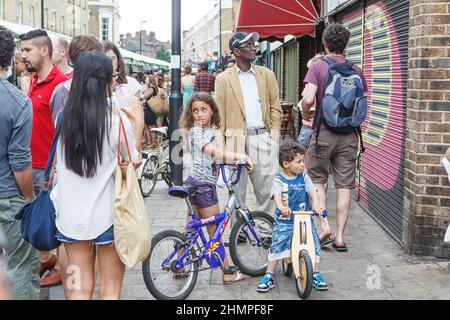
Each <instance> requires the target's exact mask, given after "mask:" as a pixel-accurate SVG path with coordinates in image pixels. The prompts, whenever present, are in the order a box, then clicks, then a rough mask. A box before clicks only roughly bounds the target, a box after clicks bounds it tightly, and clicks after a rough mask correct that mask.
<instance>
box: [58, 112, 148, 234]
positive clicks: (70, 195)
mask: <svg viewBox="0 0 450 320" xmlns="http://www.w3.org/2000/svg"><path fill="white" fill-rule="evenodd" d="M122 120H123V124H124V127H125V132H126V135H127V139H128V145H129V147H130V153H131V158H132V161H133V162H136V161H137V160H138V157H139V153H138V151H137V150H136V147H135V137H134V131H133V128H132V125H131V122H130V120H128V118H127V117H126V116H125V115H123V114H122ZM119 121H120V120H119V116H117V115H113V116H112V124H111V130H110V132H109V143H108V139H107V138H108V137H107V136H106V135H105V138H104V142H103V159H102V162H101V163H99V164H98V167H97V173H96V175H95V176H94V177H92V178H87V177H80V176H79V175H77V174H75V173H74V172H73V171H71V170H69V169H68V168H67V167H66V165H65V162H64V159H63V158H64V157H63V154H62V147H61V141H58V145H57V150H56V156H57V159H58V162H57V173H56V175H57V181H58V183H57V185H56V187H55V188H56V195H54V194H53V192H52V198H54V199H53V200H54V205H55V211H56V227H57V228H58V230H59V231H60V232H61V233H62V234H63V235H64V236H66V237H69V238H72V239H75V240H92V239H95V238H97V237H98V236H99V235H101V234H102V233H104V232H105V231H106V230H108V229H109V228H110V227H111V226H112V224H113V221H112V216H113V202H114V190H115V180H114V176H113V174H114V172H115V170H116V168H117V146H118V138H119ZM121 154H122V158H123V159H127V160H128V155H127V150H126V145H125V142H124V139H123V138H122V139H121Z"/></svg>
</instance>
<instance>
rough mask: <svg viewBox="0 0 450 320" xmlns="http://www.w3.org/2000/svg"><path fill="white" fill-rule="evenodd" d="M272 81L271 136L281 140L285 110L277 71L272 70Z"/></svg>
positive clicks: (270, 92) (270, 87)
mask: <svg viewBox="0 0 450 320" xmlns="http://www.w3.org/2000/svg"><path fill="white" fill-rule="evenodd" d="M270 82H271V84H270V85H269V90H270V91H269V95H270V99H269V101H270V106H269V107H270V122H271V126H272V128H271V132H270V136H271V137H272V139H275V140H279V138H280V129H281V121H282V119H283V110H282V109H281V103H280V91H279V89H278V82H277V79H276V77H275V73H273V72H270Z"/></svg>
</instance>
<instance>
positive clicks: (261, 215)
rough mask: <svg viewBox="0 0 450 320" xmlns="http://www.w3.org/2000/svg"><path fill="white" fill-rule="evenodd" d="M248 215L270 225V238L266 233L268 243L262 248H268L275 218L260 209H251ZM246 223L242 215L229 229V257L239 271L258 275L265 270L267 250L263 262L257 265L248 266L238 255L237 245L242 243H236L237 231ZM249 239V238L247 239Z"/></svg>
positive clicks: (262, 273)
mask: <svg viewBox="0 0 450 320" xmlns="http://www.w3.org/2000/svg"><path fill="white" fill-rule="evenodd" d="M250 217H251V218H252V219H253V220H254V221H256V220H259V219H260V220H265V221H266V223H268V225H270V226H271V230H270V239H269V238H268V237H269V235H266V237H265V239H267V240H268V241H270V243H265V244H263V247H262V248H263V250H262V251H264V250H268V249H269V248H270V244H271V243H272V231H273V226H274V223H275V219H274V218H273V217H272V216H271V215H269V214H267V213H265V212H261V211H252V212H250ZM246 225H247V222H246V221H245V219H244V218H243V217H240V218H239V219H238V221H237V222H236V223H235V224H234V226H233V228H232V229H231V234H230V243H229V248H230V256H231V259H232V260H233V262H234V264H235V265H236V266H237V267H238V268H239V270H240V271H242V272H243V273H245V274H246V275H249V276H251V277H260V276H263V275H264V274H265V272H266V268H267V252H264V255H265V256H264V259H265V264H264V265H261V266H259V267H255V268H252V267H249V266H248V265H247V264H246V262H245V261H244V259H242V258H241V257H240V255H239V252H238V251H239V246H242V244H238V236H239V233H241V230H242V228H243V227H244V226H246ZM247 240H249V239H247Z"/></svg>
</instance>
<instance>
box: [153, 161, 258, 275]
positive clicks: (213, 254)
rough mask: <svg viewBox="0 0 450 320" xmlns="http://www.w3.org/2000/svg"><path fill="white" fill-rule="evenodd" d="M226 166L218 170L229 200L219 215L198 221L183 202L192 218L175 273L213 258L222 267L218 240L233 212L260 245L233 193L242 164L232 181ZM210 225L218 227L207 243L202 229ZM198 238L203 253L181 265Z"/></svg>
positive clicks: (193, 212)
mask: <svg viewBox="0 0 450 320" xmlns="http://www.w3.org/2000/svg"><path fill="white" fill-rule="evenodd" d="M226 165H227V164H221V165H220V168H221V171H222V177H223V180H224V182H225V184H226V186H227V188H228V193H229V199H228V204H227V205H226V206H225V208H224V210H223V211H222V212H221V213H219V214H218V215H215V216H213V217H210V218H206V219H200V218H199V217H198V216H197V212H196V211H195V210H194V209H193V207H192V204H191V203H190V201H189V198H185V201H186V203H187V205H188V207H189V216H190V217H191V218H192V221H190V222H188V224H187V226H186V230H187V240H186V242H185V243H184V244H183V245H185V244H189V245H188V246H187V247H186V248H184V249H183V253H182V254H181V255H180V256H179V257H178V259H177V260H175V263H174V269H175V270H176V271H177V270H180V269H181V268H183V267H184V266H186V265H189V264H192V263H194V262H196V261H202V260H204V259H209V260H213V258H219V259H218V260H219V263H220V265H222V266H223V261H222V260H223V259H222V257H220V255H221V252H220V248H223V245H222V244H221V242H220V239H221V238H222V236H223V233H224V232H225V230H226V227H227V225H228V222H229V221H230V219H231V213H232V212H234V211H235V210H236V211H237V212H239V214H240V215H241V216H242V217H244V219H245V220H246V221H247V225H248V226H249V230H250V234H251V235H252V236H253V239H255V241H256V244H257V245H258V246H261V245H262V240H261V239H260V238H259V236H258V234H257V233H256V232H255V230H254V229H253V226H254V225H255V223H254V222H253V220H252V219H251V217H250V216H249V215H248V214H247V213H246V212H245V211H244V210H243V209H242V207H241V203H240V201H239V198H238V197H237V196H236V193H235V191H234V186H235V185H236V184H238V183H239V180H240V175H241V171H242V168H243V166H244V165H242V164H239V165H238V169H237V178H236V179H235V180H234V181H228V179H227V177H226V174H225V170H224V168H225V166H226ZM233 165H234V164H233ZM210 224H217V225H218V227H217V229H216V231H215V233H214V235H213V237H212V238H211V239H210V240H209V241H207V239H206V237H205V234H204V232H203V229H202V227H204V226H207V225H210ZM242 231H243V232H244V234H245V236H246V237H247V239H249V240H251V239H252V238H251V237H250V234H249V233H248V231H247V230H242ZM199 238H200V240H201V242H202V244H203V247H204V250H203V252H201V254H200V255H199V256H198V257H196V258H194V259H192V260H187V261H186V262H184V263H183V261H184V259H185V258H186V257H187V256H188V254H189V252H190V251H191V250H192V248H193V247H194V246H195V245H196V244H197V242H198V240H199ZM208 244H209V245H208ZM179 251H180V248H179V247H177V248H175V249H174V251H173V252H172V253H171V254H170V255H169V257H167V259H165V260H164V261H163V263H162V266H165V265H167V263H168V262H169V261H171V260H172V258H173V257H174V256H175V255H176V254H179ZM208 263H209V264H210V265H211V262H210V261H208ZM211 266H212V267H217V266H219V265H217V266H215V265H214V266H213V265H211Z"/></svg>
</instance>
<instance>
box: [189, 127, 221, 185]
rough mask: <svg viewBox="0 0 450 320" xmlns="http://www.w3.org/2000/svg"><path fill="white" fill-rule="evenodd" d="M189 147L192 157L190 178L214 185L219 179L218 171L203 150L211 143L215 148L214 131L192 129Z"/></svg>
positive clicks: (216, 144)
mask: <svg viewBox="0 0 450 320" xmlns="http://www.w3.org/2000/svg"><path fill="white" fill-rule="evenodd" d="M188 139H189V147H190V150H191V155H192V169H191V174H190V176H191V177H192V178H194V179H195V180H199V181H203V182H208V183H211V184H214V185H215V184H216V183H217V179H218V177H219V169H218V165H217V164H216V162H215V160H214V159H213V158H212V157H211V156H210V155H209V154H207V153H205V152H203V148H204V147H205V146H206V145H207V144H209V143H212V144H214V145H215V146H216V147H217V146H218V142H217V139H216V134H215V129H214V128H212V127H206V128H202V127H193V128H191V129H190V130H189V136H188Z"/></svg>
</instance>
